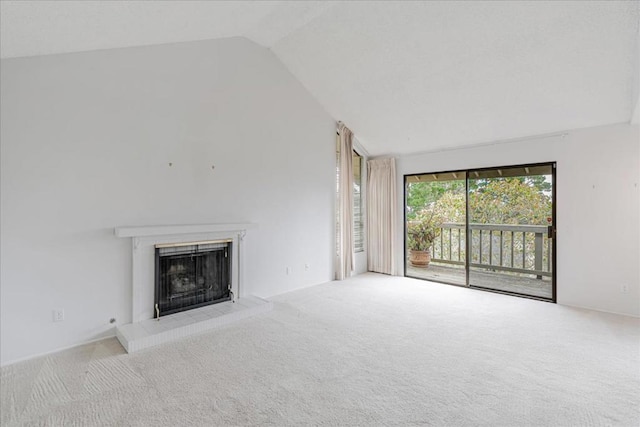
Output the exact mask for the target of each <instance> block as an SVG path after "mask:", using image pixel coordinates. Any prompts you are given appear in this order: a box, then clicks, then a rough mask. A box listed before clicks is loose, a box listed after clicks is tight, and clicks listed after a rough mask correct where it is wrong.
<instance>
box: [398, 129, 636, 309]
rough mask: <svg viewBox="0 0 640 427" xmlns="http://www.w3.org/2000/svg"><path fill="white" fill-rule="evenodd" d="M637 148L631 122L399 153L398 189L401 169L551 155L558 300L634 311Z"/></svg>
mask: <svg viewBox="0 0 640 427" xmlns="http://www.w3.org/2000/svg"><path fill="white" fill-rule="evenodd" d="M639 151H640V134H639V131H638V126H637V125H634V126H631V125H628V124H621V125H614V126H605V127H598V128H591V129H582V130H575V131H570V132H568V135H566V136H565V137H564V138H563V137H547V138H544V137H540V138H536V139H529V140H526V141H520V142H511V143H503V144H495V145H487V146H482V147H476V148H467V149H460V150H451V151H441V152H435V153H425V154H420V155H413V156H405V157H401V158H399V159H398V174H399V189H398V190H399V194H403V192H402V185H403V175H404V174H412V173H421V172H438V171H448V170H457V169H467V168H476V167H491V166H507V165H515V164H524V163H538V162H547V161H555V162H557V175H556V179H557V187H556V190H557V198H558V200H557V229H558V234H557V250H558V256H557V292H558V294H557V295H558V303H560V304H566V305H571V306H579V307H586V308H593V309H597V310H603V311H609V312H613V313H621V314H628V315H633V316H640V278H639V271H638V263H639V260H640V249H639V246H640V216H639V213H638V206H639V200H638V199H639V186H640V167H639V161H638V160H639V158H640V157H639ZM402 202H403V201H402V196H401V197H400V200H399V201H398V209H399V212H402V209H403V206H402ZM399 217H400V219H399V222H398V236H399V240H398V247H400V248H402V247H403V243H402V236H403V233H404V230H403V224H402V215H399ZM398 260H399V264H398V271H403V268H402V257H398ZM622 284H627V285H628V286H629V292H628V293H622V292H621V285H622Z"/></svg>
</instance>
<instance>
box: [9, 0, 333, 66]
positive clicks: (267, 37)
mask: <svg viewBox="0 0 640 427" xmlns="http://www.w3.org/2000/svg"><path fill="white" fill-rule="evenodd" d="M330 5H331V3H325V2H319V1H309V2H288V1H253V2H252V1H206V0H200V1H190V0H184V1H153V0H145V1H111V0H103V1H78V0H74V1H47V0H35V1H23V0H18V1H13V0H2V1H0V12H1V13H0V35H1V37H0V51H1V54H2V58H12V57H21V56H34V55H48V54H54V53H69V52H81V51H87V50H96V49H111V48H118V47H130V46H143V45H152V44H161V43H175V42H184V41H194V40H207V39H216V38H223V37H237V36H246V37H249V38H251V39H252V40H254V41H255V42H257V43H259V44H262V45H264V46H270V45H271V44H272V43H274V42H275V41H276V40H279V39H280V38H282V37H283V36H285V35H287V34H289V33H290V32H291V31H294V30H296V29H297V28H299V27H301V26H303V25H305V24H306V23H307V22H309V21H310V20H311V19H313V18H315V17H316V16H317V15H318V14H320V13H322V12H323V11H325V10H327V9H328V8H329V7H330Z"/></svg>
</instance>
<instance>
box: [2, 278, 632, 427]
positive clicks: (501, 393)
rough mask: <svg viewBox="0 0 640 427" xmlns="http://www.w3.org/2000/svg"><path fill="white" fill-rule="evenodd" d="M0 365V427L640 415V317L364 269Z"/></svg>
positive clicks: (552, 420) (595, 421)
mask: <svg viewBox="0 0 640 427" xmlns="http://www.w3.org/2000/svg"><path fill="white" fill-rule="evenodd" d="M273 300H274V303H275V307H274V310H273V311H272V312H270V313H268V314H265V315H260V316H258V317H254V318H252V319H246V320H244V321H241V322H239V323H236V324H234V325H230V326H228V327H225V328H223V329H219V330H217V331H213V332H209V333H207V334H206V335H200V336H198V337H193V338H189V339H185V340H182V341H179V342H176V343H173V344H169V345H165V346H161V347H157V348H154V349H149V350H145V351H142V352H140V353H136V354H133V355H127V354H124V352H123V350H122V349H121V347H120V346H119V344H118V343H117V341H115V339H111V340H106V341H102V342H100V343H95V344H90V345H86V346H82V347H79V348H76V349H73V350H68V351H64V352H61V353H58V354H55V355H52V356H48V357H44V358H40V359H37V360H32V361H28V362H23V363H20V364H16V365H11V366H8V367H5V368H3V369H2V395H1V398H2V401H1V408H0V409H1V410H2V415H1V416H2V418H1V420H2V425H65V426H67V425H133V426H175V425H366V426H370V425H416V424H427V425H438V426H440V425H443V426H444V425H452V426H457V425H491V426H497V425H504V426H515V425H559V426H574V425H575V426H591V425H621V426H638V425H639V424H640V320H639V319H633V318H629V317H623V316H616V315H610V314H604V313H598V312H593V311H588V310H580V309H572V308H568V307H563V306H559V305H554V304H549V303H543V302H537V301H531V300H525V299H519V298H514V297H508V296H503V295H498V294H492V293H486V292H481V291H474V290H468V289H462V288H456V287H453V286H447V285H441V284H431V283H429V282H423V281H419V280H414V279H404V278H394V277H388V276H382V275H375V274H366V275H362V276H358V277H356V278H353V279H350V280H347V281H344V282H333V283H328V284H324V285H320V286H316V287H313V288H309V289H305V290H301V291H297V292H292V293H289V294H286V295H282V296H279V297H277V298H274V299H273Z"/></svg>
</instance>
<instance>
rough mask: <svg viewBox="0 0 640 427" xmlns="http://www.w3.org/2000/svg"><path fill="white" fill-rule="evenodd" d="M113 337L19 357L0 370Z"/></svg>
mask: <svg viewBox="0 0 640 427" xmlns="http://www.w3.org/2000/svg"><path fill="white" fill-rule="evenodd" d="M115 337H116V334H115V333H114V334H112V335H108V336H105V337H101V338H95V339H92V340H88V341H83V342H80V343H77V344H73V345H69V346H66V347H61V348H57V349H55V350H50V351H45V352H44V353H37V354H32V355H30V356H26V357H21V358H19V359H14V360H10V361H8V362H3V363H2V364H0V368H4V367H5V366H9V365H15V364H16V363H20V362H26V361H27V360H32V359H37V358H38V357H43V356H48V355H50V354H54V353H59V352H61V351H65V350H70V349H72V348H76V347H80V346H83V345H87V344H93V343H95V342H98V341H104V340H108V339H111V338H115Z"/></svg>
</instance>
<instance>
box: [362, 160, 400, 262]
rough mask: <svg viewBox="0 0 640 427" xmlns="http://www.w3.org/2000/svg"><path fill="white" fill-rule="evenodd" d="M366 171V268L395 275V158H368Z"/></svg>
mask: <svg viewBox="0 0 640 427" xmlns="http://www.w3.org/2000/svg"><path fill="white" fill-rule="evenodd" d="M367 171H368V179H367V242H368V246H367V268H368V270H369V271H375V272H377V273H385V274H395V265H396V264H395V257H396V246H397V244H396V231H395V230H396V204H397V202H398V201H397V198H396V194H397V190H396V188H397V187H396V160H395V159H393V158H390V159H377V160H369V161H368V162H367Z"/></svg>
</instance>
